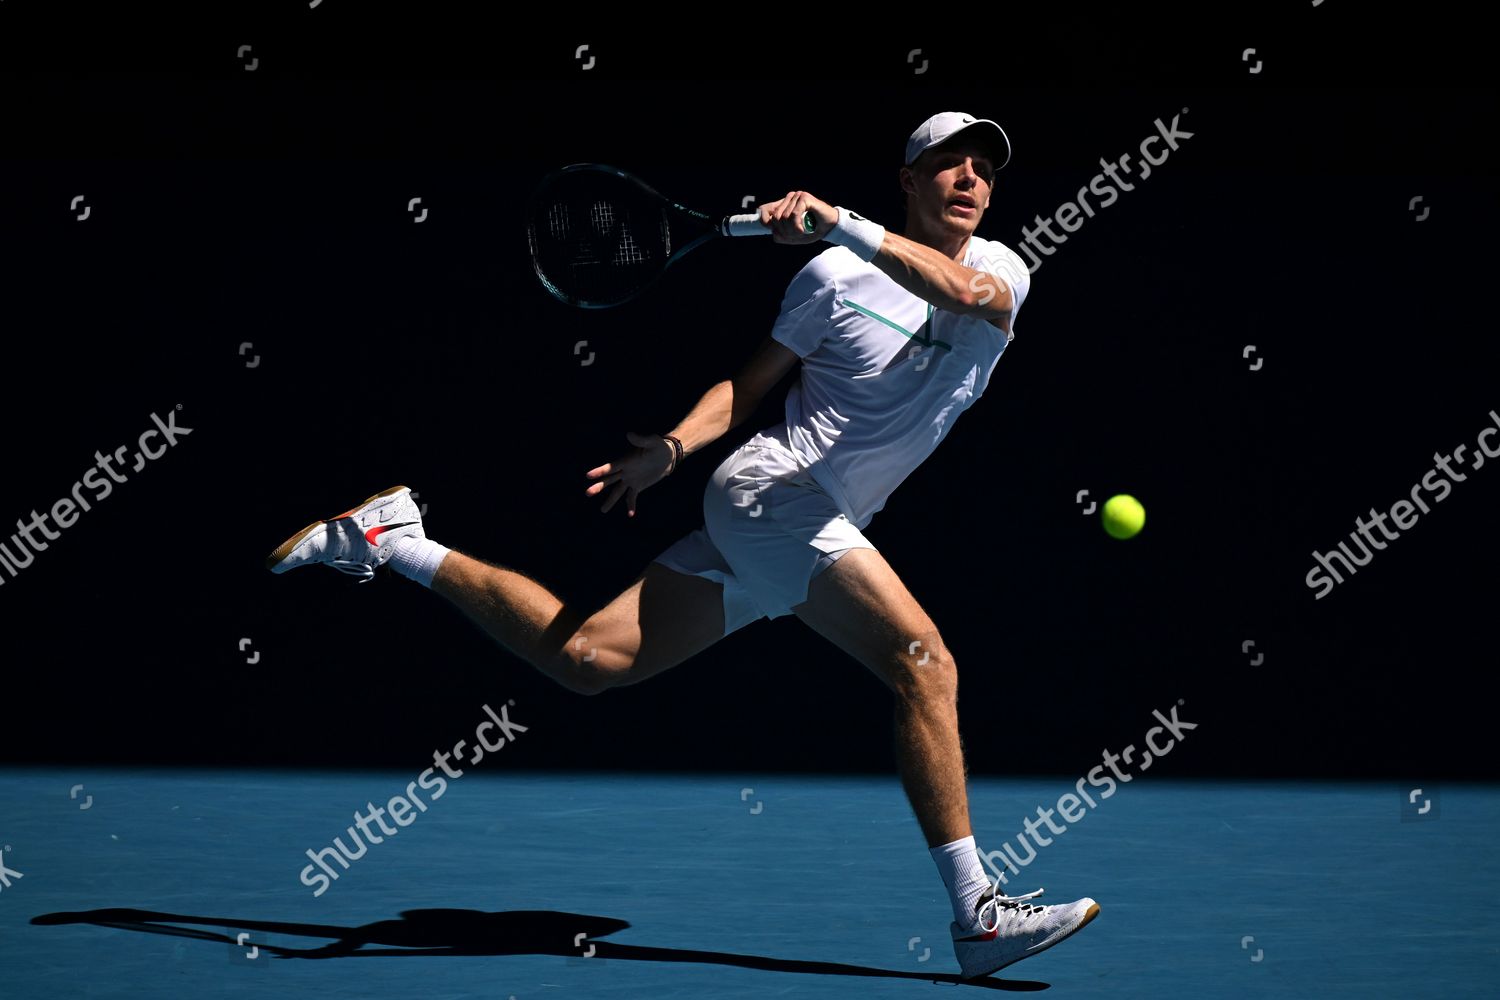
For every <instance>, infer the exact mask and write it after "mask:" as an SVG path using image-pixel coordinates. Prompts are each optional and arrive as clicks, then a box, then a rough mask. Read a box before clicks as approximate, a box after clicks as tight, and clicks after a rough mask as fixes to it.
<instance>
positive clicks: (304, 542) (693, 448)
mask: <svg viewBox="0 0 1500 1000" xmlns="http://www.w3.org/2000/svg"><path fill="white" fill-rule="evenodd" d="M1009 159H1010V140H1009V139H1008V138H1007V137H1006V135H1005V132H1004V131H1003V130H1002V129H1001V128H1000V126H999V125H997V124H996V123H995V122H993V121H988V120H983V119H976V118H974V117H972V116H970V115H965V114H960V113H957V112H944V113H942V114H938V115H934V116H933V117H931V118H929V119H928V120H927V121H925V122H923V123H922V125H921V126H920V127H919V128H918V129H917V130H916V131H915V132H913V133H912V135H911V138H910V139H909V140H908V141H907V144H906V156H905V159H904V160H903V163H904V166H902V167H901V169H900V171H899V181H900V185H901V189H902V190H903V191H904V192H905V194H906V225H905V228H904V230H903V232H902V233H901V234H897V233H894V232H888V231H886V230H885V229H883V228H882V227H881V226H879V225H877V224H876V223H874V222H871V221H869V220H868V219H865V218H863V217H862V216H860V215H858V214H857V213H855V212H851V211H849V210H848V209H845V208H842V207H835V206H832V205H829V204H828V203H826V202H824V201H821V200H819V199H818V198H815V197H813V196H812V195H811V194H809V193H807V192H805V191H792V192H788V194H787V195H786V197H784V198H781V199H780V200H778V201H773V202H770V203H768V204H764V205H761V206H760V208H759V213H760V218H761V221H762V222H763V223H764V224H765V225H767V226H769V227H770V228H771V229H772V235H773V238H774V239H775V241H776V242H778V243H786V244H805V243H815V242H818V241H827V242H829V243H832V244H834V245H833V246H831V247H829V248H828V249H826V250H824V251H823V252H822V253H820V254H818V255H817V256H816V257H814V258H813V259H812V260H811V261H809V262H808V263H807V265H806V266H805V267H803V268H802V269H801V271H799V272H798V274H797V275H796V277H795V278H793V280H792V282H791V285H790V286H789V287H788V289H787V293H786V296H785V298H784V300H783V301H782V306H781V314H780V316H779V317H778V318H777V320H776V323H775V325H774V327H773V328H772V330H771V333H770V335H769V337H767V338H766V340H765V341H764V342H763V343H762V344H761V345H760V346H759V348H758V349H757V350H756V351H755V353H754V354H753V356H752V357H751V358H750V359H749V361H748V363H747V364H745V366H744V367H743V368H742V369H741V370H740V371H739V373H738V374H737V375H735V376H734V378H732V379H728V380H726V381H723V382H720V383H719V384H717V385H715V386H713V387H712V388H710V389H709V390H708V391H707V392H706V393H705V394H704V395H703V397H702V399H701V400H700V401H699V402H698V404H697V405H696V406H694V407H693V409H692V411H691V412H690V413H689V414H688V415H687V416H686V417H684V418H683V420H682V421H681V422H680V423H679V424H677V426H675V427H673V428H672V429H671V430H670V432H669V433H667V434H663V435H652V434H638V433H635V432H630V433H627V434H626V439H627V441H628V442H629V444H630V445H631V449H630V450H629V451H627V452H626V453H625V454H623V455H621V456H620V457H619V458H617V459H616V460H614V461H612V462H607V463H605V464H603V465H600V466H598V467H596V468H593V469H590V470H589V471H588V472H587V473H586V474H585V475H586V477H587V478H588V479H589V480H591V481H592V482H591V485H589V486H588V487H587V488H586V489H585V490H584V493H585V494H586V495H588V496H598V495H599V494H600V493H601V492H603V491H605V490H609V494H608V496H607V497H606V498H605V499H604V502H603V504H602V510H604V511H606V512H607V511H609V510H610V509H611V508H612V507H613V506H615V504H616V503H617V502H618V501H619V500H621V499H622V498H623V499H624V501H625V506H626V509H627V512H628V514H627V516H631V517H633V516H635V514H636V509H637V501H638V499H639V497H640V494H641V493H642V492H644V491H645V490H646V489H648V488H649V487H651V486H652V485H654V484H656V483H658V482H660V481H661V480H662V479H663V478H664V477H666V476H668V475H670V474H671V473H672V472H674V471H675V470H676V469H677V468H678V466H679V465H680V464H681V463H682V461H683V460H684V459H685V458H686V457H687V456H689V455H692V454H693V453H695V452H697V451H700V450H701V449H703V448H705V447H707V446H708V445H709V444H710V443H712V442H713V441H715V440H717V439H718V438H720V437H721V436H723V435H724V434H726V433H728V432H729V431H730V430H732V429H733V428H734V427H736V426H737V425H738V424H739V423H740V422H741V421H743V420H744V419H745V417H746V416H747V415H749V414H750V413H752V412H753V411H754V410H755V408H756V406H757V404H758V403H759V402H760V400H761V398H762V397H763V396H764V395H765V394H766V393H767V392H769V391H770V390H771V389H773V388H774V387H775V386H776V385H777V384H778V382H780V380H781V379H782V377H783V376H784V375H785V374H786V373H787V372H789V371H790V370H791V369H792V368H794V367H797V366H798V365H799V363H800V373H799V378H798V379H797V380H796V382H795V383H794V384H793V385H792V387H791V389H790V390H789V392H788V394H787V397H786V410H785V419H784V420H783V422H782V423H780V424H778V425H777V426H775V427H770V428H767V429H765V430H762V431H760V432H759V433H757V434H755V435H754V436H753V437H751V438H750V439H749V440H748V441H746V442H745V443H744V444H743V445H741V446H740V447H739V448H738V449H736V450H735V451H734V452H733V453H732V454H730V455H729V457H728V458H726V459H724V461H723V462H722V463H720V465H719V467H718V468H717V469H716V470H714V472H713V474H712V476H710V477H709V482H708V486H707V489H706V490H705V491H704V497H703V523H702V524H701V525H700V526H699V527H697V528H696V529H694V530H692V531H690V532H688V533H687V534H686V535H684V536H683V537H682V538H680V539H679V540H678V541H677V542H675V543H674V544H673V545H671V546H670V547H668V548H667V549H666V550H665V551H664V552H662V553H661V554H660V555H659V556H657V557H656V559H655V560H653V561H652V562H651V563H649V564H648V565H647V566H646V568H645V569H644V571H643V572H642V573H641V574H640V576H639V577H637V578H636V580H635V581H634V582H633V583H632V584H631V585H630V586H629V587H628V588H626V590H625V591H624V592H623V593H621V594H620V595H619V596H618V597H616V598H615V599H614V600H612V601H610V602H609V603H608V604H607V605H605V606H604V607H603V608H601V609H599V610H596V611H593V612H592V613H589V612H588V611H586V610H583V609H580V608H577V607H575V606H571V605H568V604H565V603H564V602H563V601H562V600H560V599H559V598H558V597H556V596H555V595H554V594H552V593H551V592H549V591H548V590H547V589H546V588H544V587H543V586H542V585H541V584H539V583H537V582H536V581H534V580H532V579H530V578H528V577H526V576H525V575H523V574H521V573H519V572H517V571H515V570H513V569H508V568H505V567H501V566H498V565H494V564H491V563H486V562H483V561H481V560H479V559H476V558H473V557H471V556H468V555H465V554H463V553H461V552H457V551H453V550H451V549H449V548H447V547H445V546H443V545H440V544H438V543H437V542H435V541H433V540H431V539H429V538H427V537H426V535H425V532H424V529H423V526H422V520H421V516H420V514H419V513H418V511H417V508H416V505H415V504H414V503H413V502H412V499H411V492H410V490H408V489H407V488H405V487H396V488H394V489H390V490H387V491H385V492H384V493H381V494H378V495H376V496H374V497H371V498H370V499H369V500H367V501H365V502H364V503H362V504H361V505H359V506H358V507H355V508H354V509H352V510H349V511H345V512H344V513H343V514H340V515H338V516H337V517H335V518H332V519H330V520H328V521H319V522H317V523H315V524H313V525H310V526H309V527H307V528H305V529H303V530H302V531H300V532H298V533H297V534H296V535H294V536H292V537H291V538H289V539H288V540H287V541H286V542H284V543H283V544H282V545H281V546H279V547H278V548H277V549H276V550H275V551H274V552H273V553H272V554H271V555H270V557H269V558H268V560H267V564H268V566H269V567H270V569H271V570H272V571H273V572H276V573H282V572H285V571H286V570H289V569H294V568H296V567H299V566H305V565H309V564H313V563H323V564H327V565H332V566H334V567H335V568H337V569H340V570H342V571H344V572H347V573H351V574H354V575H357V576H359V577H360V578H361V579H364V580H368V579H370V578H371V577H373V576H374V572H375V569H376V568H377V567H379V566H382V565H384V564H386V563H389V564H390V566H391V567H392V568H393V569H394V570H395V571H396V572H397V573H399V574H401V575H403V576H407V577H409V578H411V579H414V580H416V581H417V582H419V583H421V584H423V585H424V586H427V587H429V588H431V589H432V590H435V591H436V592H438V593H439V594H441V595H443V596H444V597H446V598H447V599H448V600H450V601H451V602H452V603H454V604H455V605H457V606H458V607H459V609H460V610H462V611H463V612H464V613H465V614H466V615H468V617H469V618H471V619H472V620H473V621H475V622H476V623H478V624H479V625H480V626H481V627H482V628H484V629H485V630H486V631H487V632H488V633H489V634H490V635H491V636H493V637H494V638H495V639H496V640H497V641H498V642H499V643H500V644H501V645H502V646H504V647H505V648H506V649H508V650H510V651H511V652H512V653H514V654H515V655H516V656H519V657H521V658H522V659H525V660H527V661H529V662H530V663H531V664H533V665H534V666H535V667H536V668H537V669H539V670H541V671H542V672H543V673H545V674H546V675H547V676H549V677H551V678H552V679H554V680H556V681H557V682H558V683H560V684H562V685H563V686H564V687H566V688H568V689H570V690H572V691H576V692H579V693H582V694H597V693H599V692H601V691H605V690H608V689H609V688H612V687H617V686H620V685H625V684H636V683H639V682H641V681H643V680H645V679H647V678H648V677H652V676H655V675H656V674H659V673H661V672H662V671H664V670H667V669H669V668H670V667H673V666H675V665H677V664H679V663H682V662H683V661H684V660H687V659H690V658H691V657H693V656H695V655H697V654H698V653H700V652H702V651H703V650H705V649H707V648H708V647H709V646H711V645H713V644H714V643H715V642H717V641H719V640H720V639H722V638H723V637H724V636H726V635H728V634H729V633H731V632H733V631H735V630H737V629H740V628H743V627H744V626H745V625H748V624H749V623H750V622H753V621H756V620H759V619H761V618H778V617H781V616H783V615H787V614H794V615H796V616H797V617H799V618H801V619H802V620H803V621H804V622H806V623H807V624H808V625H809V626H810V627H811V628H812V629H813V630H814V631H816V632H818V633H819V634H821V635H823V636H824V637H825V638H827V639H828V640H829V641H831V642H832V643H833V644H834V645H836V646H838V647H839V648H840V649H842V650H844V651H845V652H846V653H848V654H849V655H850V656H853V657H854V658H855V659H857V660H859V661H860V662H861V663H863V664H864V665H865V666H866V667H868V668H869V669H870V670H871V671H873V672H874V673H875V675H876V676H877V677H879V678H880V679H881V680H882V681H884V682H885V684H886V685H887V686H888V687H889V688H890V689H891V691H892V692H893V693H894V695H895V729H896V748H897V755H898V760H899V767H900V774H901V781H902V784H903V787H904V788H905V791H906V795H907V797H908V799H909V800H910V802H911V806H912V809H913V811H914V812H915V814H916V817H917V820H918V822H919V824H920V825H921V828H922V833H923V835H924V836H925V837H926V839H927V844H928V847H929V849H930V851H931V855H932V858H933V860H934V861H935V862H936V863H937V867H938V871H939V873H940V874H941V876H942V879H943V883H944V885H945V886H946V887H947V889H948V893H949V896H950V899H951V901H952V906H953V917H954V922H953V924H952V925H951V932H952V938H953V944H954V949H955V951H956V953H957V957H958V962H959V966H960V968H961V969H962V974H963V975H964V976H965V977H975V976H981V975H985V974H987V973H990V972H994V971H995V970H997V969H1000V968H1002V967H1004V966H1006V965H1009V964H1010V963H1012V962H1015V961H1017V960H1019V959H1022V958H1026V957H1028V956H1030V955H1034V954H1036V953H1037V952H1039V951H1041V950H1043V949H1045V948H1048V947H1050V946H1052V945H1054V944H1056V943H1057V942H1059V941H1061V940H1063V939H1064V938H1066V937H1068V936H1069V935H1071V934H1072V933H1074V932H1075V931H1077V930H1078V929H1079V928H1081V927H1082V926H1083V925H1084V924H1086V923H1088V922H1089V921H1090V920H1092V919H1093V918H1094V917H1095V916H1096V915H1097V914H1098V912H1099V907H1098V905H1097V904H1096V903H1095V902H1094V901H1093V900H1092V899H1088V898H1084V899H1080V900H1078V901H1076V902H1071V903H1063V904H1059V905H1053V906H1038V905H1035V904H1033V903H1031V902H1028V900H1030V899H1032V898H1034V897H1035V896H1038V895H1040V894H1041V890H1040V889H1039V890H1037V891H1036V892H1031V893H1027V894H1025V895H1021V896H1014V897H1012V896H1007V895H1005V894H1003V893H1001V891H1000V883H999V882H998V881H997V882H995V883H994V884H991V883H990V882H989V880H988V879H987V877H986V875H985V871H984V868H983V866H982V864H981V861H980V857H979V852H978V848H977V846H976V844H975V841H974V837H973V831H972V829H971V828H970V825H969V810H968V796H967V790H966V788H965V771H964V758H963V750H962V747H961V745H960V742H959V729H958V710H957V693H958V669H957V666H956V664H955V662H954V656H953V653H952V652H951V651H950V650H949V648H948V647H947V645H946V644H945V643H944V642H943V638H942V635H941V634H940V633H939V632H938V628H937V626H936V625H935V624H933V621H932V619H931V618H930V617H928V614H927V612H926V611H924V610H923V608H922V606H921V605H920V604H918V603H917V601H916V599H915V598H914V597H913V596H912V595H911V593H910V592H909V591H908V590H907V588H906V587H905V585H904V584H903V583H902V582H901V578H900V577H899V576H898V575H897V574H896V571H895V570H894V569H892V568H891V566H890V564H889V563H887V562H886V560H885V558H884V557H883V556H882V555H881V554H880V552H879V551H878V550H877V549H876V548H875V546H874V545H872V544H871V543H870V542H869V541H868V540H867V539H866V538H865V536H864V534H863V533H862V529H864V528H865V527H866V526H867V525H869V523H870V521H871V519H872V518H873V517H874V515H875V514H876V513H877V512H878V511H879V510H880V509H881V508H882V507H883V506H884V505H885V502H886V499H887V498H888V497H889V496H890V495H891V493H892V491H893V490H895V488H896V487H897V486H899V485H900V484H901V483H902V481H904V480H905V479H906V477H907V476H909V475H910V474H911V473H912V471H913V470H915V469H916V468H917V466H918V465H920V464H921V463H922V461H923V460H924V459H925V458H926V457H927V456H928V455H930V454H931V453H932V451H933V449H935V448H936V447H937V446H938V444H939V443H941V442H942V440H943V438H944V437H946V436H947V435H948V433H949V432H950V431H951V430H952V428H953V424H954V422H955V421H956V420H957V419H958V417H959V416H960V415H961V414H962V413H963V412H964V411H966V410H967V409H968V408H969V407H970V406H972V405H973V404H974V401H975V400H977V399H978V398H979V397H980V396H981V395H982V394H983V393H984V391H985V388H986V387H987V386H988V385H989V382H990V377H991V375H992V373H993V372H994V370H995V366H996V364H997V363H998V362H999V360H1000V356H1001V355H1002V354H1003V353H1004V351H1005V348H1006V345H1007V344H1008V343H1009V342H1010V341H1011V339H1012V338H1013V336H1014V334H1015V323H1016V314H1017V313H1018V312H1019V311H1020V308H1021V304H1022V302H1023V301H1024V300H1025V298H1026V293H1027V290H1028V289H1029V287H1030V276H1029V274H1028V273H1027V269H1026V267H1025V265H1024V263H1023V262H1022V261H1021V258H1020V257H1019V256H1018V255H1017V254H1015V253H1014V252H1013V251H1011V250H1010V249H1009V248H1008V247H1006V246H1004V245H1003V244H1001V243H998V242H995V241H993V240H988V241H987V240H983V239H979V238H977V237H976V236H974V231H975V229H976V228H977V227H978V226H979V223H980V220H982V219H983V218H984V213H985V210H986V209H988V208H989V205H990V197H991V194H992V189H993V185H994V182H995V174H996V172H997V171H998V170H1000V169H1001V168H1002V167H1004V166H1005V164H1006V163H1007V162H1008V161H1009ZM804 212H811V213H812V215H813V216H814V218H815V219H816V220H817V226H816V229H815V230H814V231H813V232H812V233H806V232H804V231H803V229H802V226H801V225H800V222H801V220H802V217H803V213H804Z"/></svg>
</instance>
